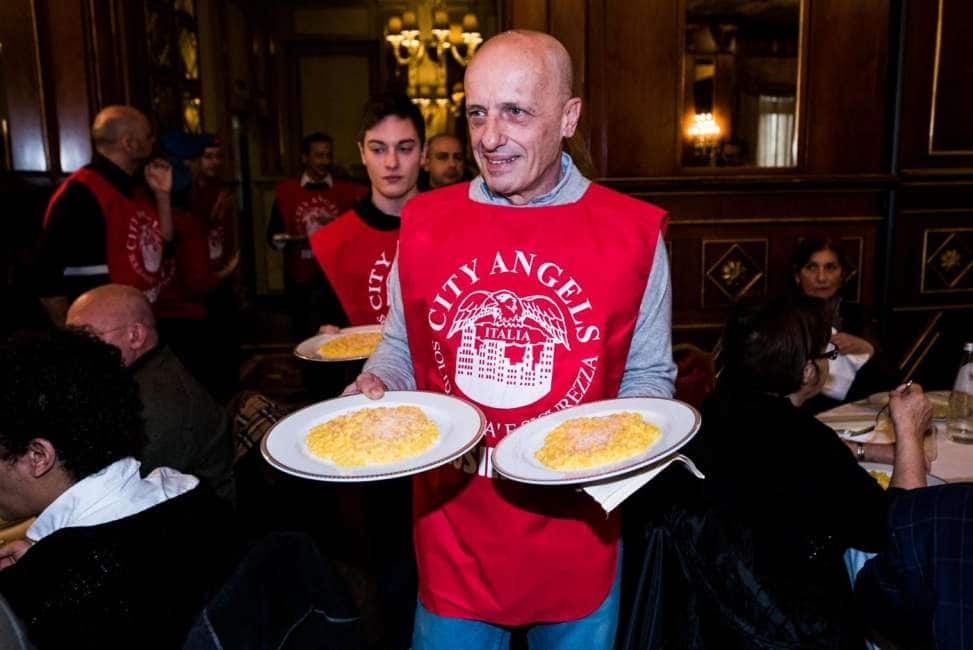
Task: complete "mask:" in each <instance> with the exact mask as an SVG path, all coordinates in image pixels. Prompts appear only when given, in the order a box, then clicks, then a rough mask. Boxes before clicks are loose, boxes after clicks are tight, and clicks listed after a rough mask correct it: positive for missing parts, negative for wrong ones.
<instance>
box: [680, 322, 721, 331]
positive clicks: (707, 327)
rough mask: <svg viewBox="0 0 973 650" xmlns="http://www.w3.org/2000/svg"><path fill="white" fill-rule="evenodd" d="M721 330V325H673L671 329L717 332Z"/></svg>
mask: <svg viewBox="0 0 973 650" xmlns="http://www.w3.org/2000/svg"><path fill="white" fill-rule="evenodd" d="M722 328H723V323H685V324H679V325H677V324H675V323H673V325H672V329H674V330H718V329H722Z"/></svg>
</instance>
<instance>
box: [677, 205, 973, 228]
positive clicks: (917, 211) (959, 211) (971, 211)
mask: <svg viewBox="0 0 973 650" xmlns="http://www.w3.org/2000/svg"><path fill="white" fill-rule="evenodd" d="M899 214H921V215H927V214H970V215H971V216H973V206H971V207H969V208H932V209H926V210H923V209H911V210H899ZM669 223H670V224H671V223H672V222H671V221H670V222H669Z"/></svg>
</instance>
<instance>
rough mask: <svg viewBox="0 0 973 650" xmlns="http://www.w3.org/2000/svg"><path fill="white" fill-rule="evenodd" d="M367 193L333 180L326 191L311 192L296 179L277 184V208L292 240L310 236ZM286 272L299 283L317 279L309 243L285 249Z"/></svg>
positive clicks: (364, 189)
mask: <svg viewBox="0 0 973 650" xmlns="http://www.w3.org/2000/svg"><path fill="white" fill-rule="evenodd" d="M366 192H368V190H367V189H366V188H365V187H363V186H361V185H356V184H354V183H348V182H345V181H338V180H336V181H334V184H333V185H332V186H331V187H330V188H328V189H326V190H308V189H305V188H303V187H301V183H300V182H299V181H298V180H297V179H294V178H287V179H284V180H282V181H281V182H280V183H279V184H278V185H277V207H278V209H279V210H280V216H281V219H282V220H283V222H284V232H286V233H287V234H288V235H291V236H292V237H308V238H310V236H311V235H313V234H314V232H315V231H317V229H318V228H320V227H321V226H323V225H324V224H326V223H328V222H330V221H331V220H333V219H334V218H335V217H337V216H338V215H339V214H341V213H342V212H344V211H346V210H350V209H351V207H352V206H353V205H354V204H355V203H356V202H357V201H358V199H360V198H361V197H363V196H364V195H365V193H366ZM284 273H285V274H286V275H287V277H289V278H290V279H292V280H294V281H296V282H310V280H311V278H313V277H314V255H313V253H312V252H311V248H310V246H308V244H307V242H303V243H293V244H290V245H289V246H287V248H285V249H284Z"/></svg>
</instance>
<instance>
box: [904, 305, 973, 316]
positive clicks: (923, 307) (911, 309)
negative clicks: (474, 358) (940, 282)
mask: <svg viewBox="0 0 973 650" xmlns="http://www.w3.org/2000/svg"><path fill="white" fill-rule="evenodd" d="M967 309H973V302H968V303H959V304H956V305H908V306H905V307H893V308H892V312H893V313H896V314H906V313H910V312H920V311H966V310H967Z"/></svg>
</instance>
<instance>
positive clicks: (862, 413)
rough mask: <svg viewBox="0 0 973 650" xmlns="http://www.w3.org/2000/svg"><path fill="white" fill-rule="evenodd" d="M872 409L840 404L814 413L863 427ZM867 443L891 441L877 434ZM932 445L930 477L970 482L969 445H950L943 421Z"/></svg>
mask: <svg viewBox="0 0 973 650" xmlns="http://www.w3.org/2000/svg"><path fill="white" fill-rule="evenodd" d="M875 413H876V410H875V409H874V408H866V407H863V406H858V405H856V404H842V405H841V406H838V407H835V408H833V409H831V410H830V411H825V412H824V413H820V414H818V417H819V418H820V419H821V420H822V421H825V422H827V423H828V424H831V425H833V424H834V423H835V422H838V421H840V420H843V419H845V418H847V421H848V426H849V427H854V426H855V425H858V426H865V425H866V424H868V423H869V418H871V419H872V420H874V418H875ZM869 442H876V443H881V442H891V440H889V439H888V438H883V437H882V435H881V434H878V435H877V436H876V437H874V438H873V439H871V440H869ZM936 444H937V446H938V450H939V454H938V456H937V457H936V460H934V461H933V464H932V470H931V471H930V474H932V475H933V476H938V477H939V478H941V479H943V480H944V481H946V482H948V483H958V482H961V481H973V445H965V444H961V443H958V442H953V441H952V440H950V439H949V438H948V437H947V436H946V424H945V422H943V421H940V420H937V421H936Z"/></svg>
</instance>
